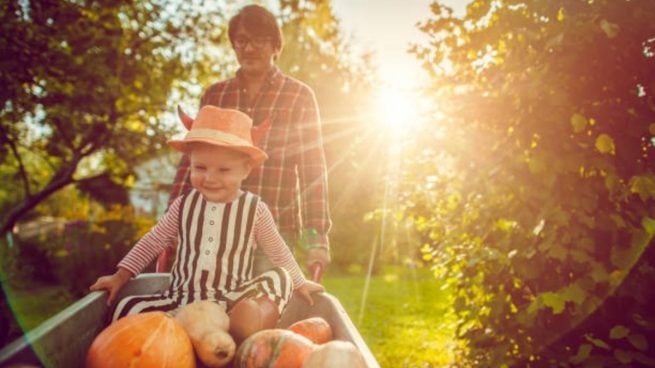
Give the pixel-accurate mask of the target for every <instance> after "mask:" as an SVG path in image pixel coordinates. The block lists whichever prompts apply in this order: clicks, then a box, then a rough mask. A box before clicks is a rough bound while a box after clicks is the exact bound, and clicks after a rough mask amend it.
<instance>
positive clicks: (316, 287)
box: [296, 280, 325, 305]
mask: <svg viewBox="0 0 655 368" xmlns="http://www.w3.org/2000/svg"><path fill="white" fill-rule="evenodd" d="M319 291H325V288H324V287H323V285H321V284H317V283H315V282H313V281H309V280H305V284H303V285H302V286H301V287H299V288H297V289H296V292H297V293H298V294H300V296H301V297H302V298H303V299H305V300H306V301H307V303H309V305H314V299H312V294H313V293H317V292H319Z"/></svg>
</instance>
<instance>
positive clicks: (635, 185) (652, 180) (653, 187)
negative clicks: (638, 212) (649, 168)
mask: <svg viewBox="0 0 655 368" xmlns="http://www.w3.org/2000/svg"><path fill="white" fill-rule="evenodd" d="M630 193H633V194H637V195H638V196H639V198H641V200H642V201H644V202H646V201H647V200H648V199H652V198H655V176H653V175H652V174H650V175H637V176H633V177H632V178H631V179H630Z"/></svg>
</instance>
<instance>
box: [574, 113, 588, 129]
mask: <svg viewBox="0 0 655 368" xmlns="http://www.w3.org/2000/svg"><path fill="white" fill-rule="evenodd" d="M571 126H573V131H574V132H576V133H580V132H581V131H583V130H585V128H586V127H587V118H585V117H584V116H582V115H580V114H578V113H575V114H573V115H572V116H571Z"/></svg>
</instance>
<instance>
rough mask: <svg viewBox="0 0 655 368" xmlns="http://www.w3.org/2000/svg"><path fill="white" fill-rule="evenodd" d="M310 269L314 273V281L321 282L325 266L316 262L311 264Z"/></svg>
mask: <svg viewBox="0 0 655 368" xmlns="http://www.w3.org/2000/svg"><path fill="white" fill-rule="evenodd" d="M309 271H310V272H311V273H312V281H314V282H321V276H323V267H322V266H321V264H320V263H318V262H316V263H314V264H312V265H311V266H309Z"/></svg>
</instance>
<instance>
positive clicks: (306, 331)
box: [289, 317, 332, 344]
mask: <svg viewBox="0 0 655 368" xmlns="http://www.w3.org/2000/svg"><path fill="white" fill-rule="evenodd" d="M289 330H291V331H293V332H295V333H297V334H300V335H303V336H305V337H306V338H308V339H309V340H311V341H312V342H313V343H314V344H323V343H326V342H328V341H330V340H332V327H330V324H329V323H328V322H327V321H326V320H325V319H323V318H321V317H310V318H306V319H303V320H300V321H297V322H295V323H293V324H292V325H291V326H289Z"/></svg>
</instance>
